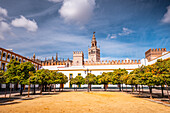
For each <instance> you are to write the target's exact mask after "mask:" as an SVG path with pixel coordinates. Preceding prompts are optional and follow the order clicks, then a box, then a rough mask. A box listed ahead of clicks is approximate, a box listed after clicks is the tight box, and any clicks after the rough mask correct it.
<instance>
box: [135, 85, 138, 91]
mask: <svg viewBox="0 0 170 113" xmlns="http://www.w3.org/2000/svg"><path fill="white" fill-rule="evenodd" d="M135 88H136V92H137V89H138V85H137V84H135Z"/></svg>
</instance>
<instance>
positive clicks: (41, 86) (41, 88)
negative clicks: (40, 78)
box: [40, 84, 43, 95]
mask: <svg viewBox="0 0 170 113" xmlns="http://www.w3.org/2000/svg"><path fill="white" fill-rule="evenodd" d="M42 91H43V84H41V91H40V94H41V95H42Z"/></svg>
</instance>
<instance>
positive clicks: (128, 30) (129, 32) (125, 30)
mask: <svg viewBox="0 0 170 113" xmlns="http://www.w3.org/2000/svg"><path fill="white" fill-rule="evenodd" d="M133 32H134V31H133V30H131V29H128V28H125V27H123V28H122V32H121V33H117V34H112V35H111V34H108V35H107V37H106V40H108V39H109V38H111V39H115V38H117V37H119V36H125V35H129V34H131V33H133Z"/></svg>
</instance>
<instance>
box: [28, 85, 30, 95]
mask: <svg viewBox="0 0 170 113" xmlns="http://www.w3.org/2000/svg"><path fill="white" fill-rule="evenodd" d="M29 96H30V84H29V86H28V97H29Z"/></svg>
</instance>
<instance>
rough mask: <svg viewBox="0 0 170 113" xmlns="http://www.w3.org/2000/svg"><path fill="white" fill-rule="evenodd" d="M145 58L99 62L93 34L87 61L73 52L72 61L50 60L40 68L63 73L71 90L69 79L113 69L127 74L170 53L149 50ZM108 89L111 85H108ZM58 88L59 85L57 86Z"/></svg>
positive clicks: (81, 54)
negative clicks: (124, 70) (57, 61)
mask: <svg viewBox="0 0 170 113" xmlns="http://www.w3.org/2000/svg"><path fill="white" fill-rule="evenodd" d="M145 56H146V57H145V58H143V59H138V60H111V61H110V60H109V61H107V60H105V61H104V60H103V61H101V60H100V48H98V47H97V40H96V38H95V33H93V37H92V41H91V47H90V48H88V61H84V53H83V52H82V51H81V52H78V51H76V52H73V60H68V61H64V60H63V62H61V63H53V61H52V60H50V61H49V62H51V63H49V64H51V65H48V64H45V65H44V64H42V65H43V66H42V68H44V69H49V70H54V71H58V72H62V73H64V74H65V75H66V76H67V77H68V78H69V81H68V83H66V84H65V85H64V87H66V88H69V87H70V88H71V87H72V86H71V85H70V79H71V78H74V77H76V76H79V75H81V76H83V77H86V76H87V74H88V73H92V74H95V75H96V76H97V75H101V74H102V73H103V72H113V70H114V69H119V68H121V69H126V70H127V71H128V72H131V71H133V70H134V69H136V68H139V67H140V66H142V65H151V64H154V63H155V62H156V61H157V59H160V58H162V59H167V58H170V52H169V51H166V48H162V49H161V48H159V49H153V50H151V49H149V50H148V51H147V52H145ZM66 62H69V65H66ZM109 86H110V87H111V86H113V85H111V84H110V85H109ZM57 87H59V85H57ZM81 87H87V85H86V84H85V85H81ZM92 87H103V85H92Z"/></svg>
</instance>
